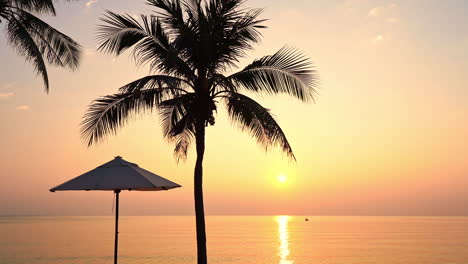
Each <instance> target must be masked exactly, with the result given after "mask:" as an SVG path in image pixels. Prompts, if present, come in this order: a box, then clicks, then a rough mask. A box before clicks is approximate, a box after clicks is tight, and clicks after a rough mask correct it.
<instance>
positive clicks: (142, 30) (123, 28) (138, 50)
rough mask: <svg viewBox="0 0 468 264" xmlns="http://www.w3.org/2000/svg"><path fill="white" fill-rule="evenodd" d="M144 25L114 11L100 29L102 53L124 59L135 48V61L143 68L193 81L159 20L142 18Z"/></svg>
mask: <svg viewBox="0 0 468 264" xmlns="http://www.w3.org/2000/svg"><path fill="white" fill-rule="evenodd" d="M141 19H142V21H143V24H140V23H139V22H138V21H137V20H136V19H135V18H133V17H132V16H130V15H128V14H126V15H119V14H116V13H113V12H110V11H107V12H106V15H105V17H104V18H103V19H102V21H103V22H105V24H104V25H101V26H100V27H99V33H98V39H99V42H100V45H99V48H98V49H99V50H101V51H104V52H107V53H114V54H116V55H120V54H121V53H122V52H124V51H125V50H127V49H129V48H131V47H133V52H132V54H133V57H134V58H135V61H136V62H137V63H138V64H139V65H142V64H145V63H149V64H150V67H151V69H152V71H159V72H164V73H167V74H172V75H177V76H185V77H187V78H191V77H193V76H194V74H193V71H192V70H191V68H190V67H189V66H188V65H187V63H186V62H185V61H184V60H183V59H182V58H181V57H180V56H179V55H180V54H179V53H178V52H174V50H173V49H172V48H171V45H172V44H171V43H170V42H169V37H168V36H167V34H166V33H165V31H164V29H163V28H162V26H161V22H160V21H159V20H158V18H157V17H156V16H149V17H148V16H145V15H141Z"/></svg>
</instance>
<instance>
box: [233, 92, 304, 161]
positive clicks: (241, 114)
mask: <svg viewBox="0 0 468 264" xmlns="http://www.w3.org/2000/svg"><path fill="white" fill-rule="evenodd" d="M226 100H227V108H228V114H229V117H230V119H231V121H233V122H234V123H235V124H237V125H239V126H240V128H241V129H242V130H247V131H248V132H249V133H250V135H251V136H252V137H253V138H255V139H256V140H257V142H258V143H259V144H261V145H262V146H263V147H265V148H266V149H268V147H270V146H279V147H280V148H281V150H283V151H284V152H285V153H286V154H287V155H288V156H289V157H290V158H292V159H294V160H295V157H294V153H293V150H292V148H291V146H290V144H289V142H288V140H287V138H286V135H285V134H284V132H283V130H282V129H281V127H280V126H279V125H278V123H277V122H276V121H275V119H274V118H273V117H272V116H271V114H270V112H269V110H268V109H266V108H264V107H263V106H261V105H260V104H259V103H257V102H256V101H255V100H253V99H251V98H249V97H247V96H245V95H242V94H239V93H229V95H228V96H226Z"/></svg>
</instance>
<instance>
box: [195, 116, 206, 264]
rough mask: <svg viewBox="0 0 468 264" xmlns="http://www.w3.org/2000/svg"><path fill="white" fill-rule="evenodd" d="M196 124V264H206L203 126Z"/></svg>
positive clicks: (202, 124) (202, 123)
mask: <svg viewBox="0 0 468 264" xmlns="http://www.w3.org/2000/svg"><path fill="white" fill-rule="evenodd" d="M199 123H201V124H196V132H195V138H196V146H197V161H196V163H195V173H194V196H195V218H196V225H197V256H198V261H197V263H198V264H207V263H208V260H207V254H206V231H205V209H204V205H203V156H204V154H205V124H204V122H199Z"/></svg>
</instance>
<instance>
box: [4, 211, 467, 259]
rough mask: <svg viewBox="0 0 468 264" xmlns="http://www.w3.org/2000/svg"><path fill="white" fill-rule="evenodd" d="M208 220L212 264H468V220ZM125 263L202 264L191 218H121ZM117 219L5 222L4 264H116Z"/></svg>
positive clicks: (10, 219)
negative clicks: (197, 262) (199, 261)
mask: <svg viewBox="0 0 468 264" xmlns="http://www.w3.org/2000/svg"><path fill="white" fill-rule="evenodd" d="M305 218H306V217H305V216H207V218H206V222H207V237H208V255H209V263H211V264H221V263H222V264H236V263H242V264H254V263H255V264H468V217H361V216H359V217H339V216H330V217H328V216H312V217H308V219H309V221H305ZM119 227H120V234H119V238H120V239H119V263H121V264H125V263H127V264H143V263H145V264H153V263H154V264H156V263H158V264H169V263H170V264H182V263H184V264H185V263H196V243H195V223H194V217H192V216H121V217H120V222H119ZM113 232H114V218H113V217H112V216H103V217H88V216H83V217H0V263H2V264H3V263H8V264H26V263H27V264H72V263H95V264H104V263H112V258H113V246H114V244H113V242H114V241H113V239H114V233H113Z"/></svg>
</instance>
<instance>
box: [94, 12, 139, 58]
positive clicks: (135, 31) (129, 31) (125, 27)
mask: <svg viewBox="0 0 468 264" xmlns="http://www.w3.org/2000/svg"><path fill="white" fill-rule="evenodd" d="M101 20H102V21H103V22H104V23H105V24H104V25H100V26H99V28H98V35H97V37H98V41H99V42H100V45H99V47H98V50H101V51H103V52H107V53H115V54H116V55H119V54H121V53H122V52H124V51H125V50H127V49H128V48H130V47H132V46H133V45H135V44H136V43H138V42H139V41H141V40H142V39H143V38H145V37H148V32H146V31H145V30H144V29H143V27H142V26H141V25H140V23H138V21H137V20H136V19H135V18H133V17H132V16H131V15H128V14H125V15H119V14H116V13H114V12H111V11H106V13H105V15H104V18H101Z"/></svg>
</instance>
